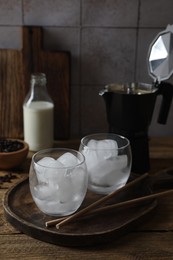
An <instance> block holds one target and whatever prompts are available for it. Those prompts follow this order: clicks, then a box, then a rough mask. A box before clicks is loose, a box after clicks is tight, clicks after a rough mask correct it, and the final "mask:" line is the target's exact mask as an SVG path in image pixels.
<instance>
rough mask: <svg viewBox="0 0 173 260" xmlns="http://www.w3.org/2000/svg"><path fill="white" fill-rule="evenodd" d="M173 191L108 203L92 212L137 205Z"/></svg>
mask: <svg viewBox="0 0 173 260" xmlns="http://www.w3.org/2000/svg"><path fill="white" fill-rule="evenodd" d="M171 193H173V189H171V190H167V191H162V192H159V193H155V194H151V195H147V196H143V197H139V198H135V199H131V200H126V201H123V202H119V203H116V204H112V205H108V206H105V207H101V208H98V209H94V210H93V211H92V213H94V214H95V213H98V212H104V211H107V210H112V209H116V208H121V207H125V208H126V207H130V206H136V205H138V204H139V203H141V202H147V201H148V200H152V199H156V198H159V197H162V196H167V195H169V194H171Z"/></svg>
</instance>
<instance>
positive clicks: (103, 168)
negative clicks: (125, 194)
mask: <svg viewBox="0 0 173 260" xmlns="http://www.w3.org/2000/svg"><path fill="white" fill-rule="evenodd" d="M127 162H128V161H127V155H121V156H116V157H114V158H111V159H108V160H103V161H101V162H99V163H98V164H95V166H94V167H92V168H90V169H89V179H90V182H91V183H95V184H97V185H101V186H102V185H103V186H113V185H114V184H115V183H119V182H121V180H122V179H124V177H125V178H126V176H127V175H128V174H126V168H127ZM127 178H128V176H127Z"/></svg>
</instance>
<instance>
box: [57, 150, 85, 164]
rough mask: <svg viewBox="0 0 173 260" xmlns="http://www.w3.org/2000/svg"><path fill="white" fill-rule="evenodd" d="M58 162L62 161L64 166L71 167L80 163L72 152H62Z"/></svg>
mask: <svg viewBox="0 0 173 260" xmlns="http://www.w3.org/2000/svg"><path fill="white" fill-rule="evenodd" d="M57 161H58V162H60V163H62V164H63V165H64V166H65V167H73V166H76V165H77V164H79V163H80V161H79V159H78V158H77V157H76V156H75V155H73V154H72V153H69V152H67V153H64V154H63V155H61V156H60V157H59V158H58V159H57Z"/></svg>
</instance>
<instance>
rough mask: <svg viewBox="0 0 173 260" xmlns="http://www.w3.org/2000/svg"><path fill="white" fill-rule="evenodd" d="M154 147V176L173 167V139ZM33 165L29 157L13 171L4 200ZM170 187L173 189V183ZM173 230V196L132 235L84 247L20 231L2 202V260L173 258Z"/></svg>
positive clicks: (1, 192)
mask: <svg viewBox="0 0 173 260" xmlns="http://www.w3.org/2000/svg"><path fill="white" fill-rule="evenodd" d="M57 145H58V146H59V147H60V146H61V147H62V146H67V147H74V148H77V147H78V142H76V141H69V142H67V143H64V142H62V141H60V142H58V143H57ZM150 146H151V149H150V151H151V170H150V175H151V176H156V175H157V174H158V172H161V171H162V170H165V169H168V168H172V167H173V138H166V139H165V138H159V139H157V138H155V139H152V140H151V142H150ZM166 147H168V149H167V148H166ZM165 153H166V156H165ZM30 155H31V154H30ZM29 164H30V159H29V158H28V159H27V161H26V162H25V163H24V164H23V166H21V168H20V169H18V170H16V171H12V176H13V177H16V178H14V179H12V180H11V182H6V183H4V184H2V185H1V188H0V199H2V197H3V196H4V194H5V192H6V191H7V190H8V188H9V187H11V186H12V185H13V184H14V183H16V182H17V181H19V180H22V178H24V177H26V176H27V175H28V169H29ZM162 173H163V174H164V171H163V172H162ZM5 174H7V172H5V171H1V172H0V176H4V175H5ZM170 178H172V176H171V175H170ZM160 184H161V185H160V186H158V187H157V188H158V189H159V190H163V189H165V187H162V181H161V182H160ZM169 188H173V185H171V182H170V186H169ZM126 214H128V210H127V212H126ZM172 231H173V195H169V196H167V197H162V198H159V199H158V206H157V207H156V209H155V211H154V212H153V214H152V215H151V216H150V218H149V219H148V220H147V221H144V222H143V223H142V224H141V225H140V226H138V227H135V228H133V230H132V231H131V232H129V233H128V234H126V235H124V236H122V237H120V238H118V239H116V240H115V241H112V242H109V243H108V244H104V245H99V246H93V247H80V248H72V247H63V246H60V245H53V244H50V243H46V242H42V241H40V240H38V239H34V238H32V237H30V236H28V235H26V234H23V233H21V232H19V231H18V230H16V229H15V228H14V227H12V226H11V224H9V223H8V222H7V221H6V220H5V217H4V214H3V209H2V202H1V200H0V258H1V259H128V260H129V259H153V260H155V259H173V246H172V241H173V232H172Z"/></svg>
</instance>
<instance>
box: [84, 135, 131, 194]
mask: <svg viewBox="0 0 173 260" xmlns="http://www.w3.org/2000/svg"><path fill="white" fill-rule="evenodd" d="M79 151H80V152H81V153H82V154H83V155H84V156H85V160H86V165H87V170H88V175H89V180H88V189H90V190H91V191H93V192H96V193H100V194H109V193H111V192H113V191H115V190H117V189H119V188H120V187H122V186H124V185H125V184H126V182H127V180H128V178H129V175H130V172H131V164H132V155H131V148H130V142H129V140H128V139H127V138H125V137H123V136H120V135H116V134H111V133H101V134H92V135H88V136H85V137H84V138H82V140H81V143H80V147H79Z"/></svg>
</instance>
